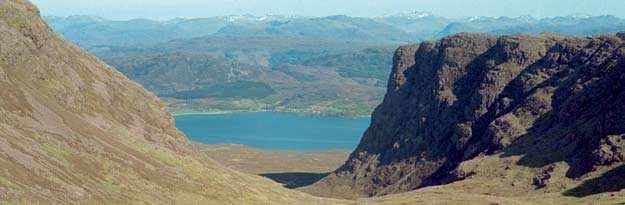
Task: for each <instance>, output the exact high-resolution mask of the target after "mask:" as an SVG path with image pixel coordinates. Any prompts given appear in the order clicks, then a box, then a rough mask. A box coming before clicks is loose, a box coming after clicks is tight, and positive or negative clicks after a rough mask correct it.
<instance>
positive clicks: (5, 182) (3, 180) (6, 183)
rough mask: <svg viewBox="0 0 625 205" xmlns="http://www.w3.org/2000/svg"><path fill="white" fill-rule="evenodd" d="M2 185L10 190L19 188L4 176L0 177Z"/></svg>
mask: <svg viewBox="0 0 625 205" xmlns="http://www.w3.org/2000/svg"><path fill="white" fill-rule="evenodd" d="M0 185H1V186H4V187H7V188H10V189H15V188H17V185H15V184H13V182H11V181H10V180H8V179H7V178H4V177H2V176H0Z"/></svg>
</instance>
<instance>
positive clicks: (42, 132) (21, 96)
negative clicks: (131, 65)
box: [0, 0, 325, 204]
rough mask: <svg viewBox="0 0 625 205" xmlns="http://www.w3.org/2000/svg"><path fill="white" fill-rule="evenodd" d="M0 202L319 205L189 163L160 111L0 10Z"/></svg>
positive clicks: (0, 5) (15, 3) (8, 9)
mask: <svg viewBox="0 0 625 205" xmlns="http://www.w3.org/2000/svg"><path fill="white" fill-rule="evenodd" d="M0 116H1V118H0V164H2V166H1V168H0V201H4V202H13V203H20V204H34V203H44V204H47V203H52V204H102V203H124V204H126V203H132V204H146V203H148V204H174V203H178V204H180V203H190V204H199V203H203V204H206V203H208V204H217V203H218V204H296V203H297V204H299V203H311V204H312V203H315V204H318V203H325V201H323V200H321V199H316V198H313V197H311V196H308V195H305V194H301V193H298V192H294V191H289V190H286V189H283V188H282V187H281V186H280V185H278V184H275V183H273V182H270V181H268V180H265V179H263V178H261V177H256V176H251V175H245V174H240V173H238V172H236V171H232V170H229V169H227V168H224V167H222V166H220V165H218V164H216V163H215V162H213V161H212V160H209V159H208V158H205V157H202V155H201V154H197V151H195V150H194V149H193V148H192V146H191V145H190V143H189V141H188V140H187V139H186V137H185V136H184V135H183V134H181V133H180V132H179V131H178V130H177V129H176V128H175V127H174V124H173V120H172V117H171V116H170V114H168V113H167V112H166V111H165V105H164V104H163V103H162V102H161V101H160V100H158V99H157V98H156V97H155V96H154V95H153V94H150V93H148V92H146V91H145V90H144V89H143V88H142V87H141V86H140V85H138V84H136V83H134V82H132V81H130V80H128V79H127V78H125V77H124V76H123V75H121V74H120V73H118V72H117V71H115V70H114V69H112V68H111V67H108V66H107V65H105V64H104V63H102V62H100V61H99V60H97V59H96V58H94V57H92V56H90V55H87V54H85V53H84V52H83V51H82V50H81V49H79V48H77V47H75V46H73V45H71V44H69V43H66V42H65V41H63V40H61V39H60V38H59V36H57V35H56V34H55V33H54V32H52V31H51V30H50V29H49V28H48V27H47V25H46V24H45V23H44V22H43V21H42V20H41V19H40V17H39V12H38V10H37V8H35V7H34V6H33V5H32V4H31V3H29V2H27V1H23V0H10V1H8V0H2V1H0Z"/></svg>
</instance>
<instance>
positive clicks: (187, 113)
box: [170, 110, 372, 119]
mask: <svg viewBox="0 0 625 205" xmlns="http://www.w3.org/2000/svg"><path fill="white" fill-rule="evenodd" d="M260 112H275V113H282V114H293V115H298V116H308V117H335V118H348V119H355V118H371V117H372V116H371V115H357V116H348V115H324V114H319V113H312V112H289V111H279V110H224V111H206V112H180V113H176V112H171V111H170V113H171V115H172V116H173V117H180V116H189V115H225V114H234V113H260Z"/></svg>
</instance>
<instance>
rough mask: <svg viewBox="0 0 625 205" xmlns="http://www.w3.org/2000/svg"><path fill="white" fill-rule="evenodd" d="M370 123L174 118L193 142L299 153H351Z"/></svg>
mask: <svg viewBox="0 0 625 205" xmlns="http://www.w3.org/2000/svg"><path fill="white" fill-rule="evenodd" d="M370 121H371V119H370V118H339V117H316V116H298V115H295V114H286V113H276V112H243V113H228V114H219V115H182V116H176V126H177V127H178V129H180V130H181V131H183V132H184V133H185V134H186V135H187V136H188V137H189V138H190V139H191V140H193V141H196V142H201V143H205V144H243V145H247V146H251V147H254V148H260V149H270V150H292V151H302V152H308V151H323V150H332V149H341V150H353V149H354V148H356V146H357V145H358V142H359V141H360V138H361V137H362V134H363V133H364V131H365V130H366V129H367V127H368V126H369V123H370Z"/></svg>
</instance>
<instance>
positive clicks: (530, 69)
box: [318, 33, 625, 196]
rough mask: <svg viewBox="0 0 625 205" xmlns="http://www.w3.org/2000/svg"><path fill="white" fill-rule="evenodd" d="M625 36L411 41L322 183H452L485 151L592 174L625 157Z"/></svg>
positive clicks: (371, 186)
mask: <svg viewBox="0 0 625 205" xmlns="http://www.w3.org/2000/svg"><path fill="white" fill-rule="evenodd" d="M624 43H625V34H622V33H621V34H616V35H606V36H597V37H587V38H574V37H562V36H555V35H548V34H544V35H539V36H503V37H494V36H487V35H481V34H469V33H465V34H459V35H455V36H451V37H447V38H444V39H442V40H440V41H436V42H425V43H421V44H420V45H413V46H406V47H401V48H399V49H398V50H397V52H396V56H395V64H394V68H393V73H392V74H391V77H390V81H389V83H388V93H387V94H386V96H385V99H384V102H383V103H382V104H381V105H380V106H379V107H378V108H377V109H376V110H375V112H374V115H373V120H372V123H371V126H370V127H369V129H368V130H367V131H366V133H365V134H364V136H363V138H362V141H361V143H360V145H359V146H358V148H357V149H356V150H355V151H354V152H353V153H352V154H351V156H350V158H349V160H348V161H347V162H346V164H345V165H343V166H342V167H341V168H340V169H338V170H337V171H336V172H335V173H334V174H331V175H330V176H328V177H327V178H325V179H324V180H322V181H320V182H318V185H320V186H328V187H334V188H337V187H339V188H340V189H343V190H345V189H348V190H351V191H352V192H354V193H356V194H357V195H365V196H374V195H383V194H389V193H397V192H403V191H408V190H413V189H417V188H420V187H424V186H429V185H437V184H444V183H448V182H451V181H454V180H459V179H462V178H464V177H466V176H468V174H469V173H463V172H462V171H459V170H460V169H457V167H458V165H459V164H460V163H461V162H463V161H465V160H469V159H472V158H475V157H477V156H483V155H491V154H494V153H498V154H501V153H503V155H521V156H523V157H522V159H521V160H520V161H518V162H517V163H518V164H519V165H523V166H527V167H544V166H548V165H549V164H552V163H556V162H562V161H564V162H566V163H567V164H568V165H569V168H568V171H566V176H567V177H570V178H583V177H584V176H585V174H587V173H590V172H593V171H594V170H596V169H598V168H601V167H603V166H609V165H616V164H621V163H623V162H624V161H625V135H624V134H625V107H624V105H625V104H624V102H625V44H624Z"/></svg>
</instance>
